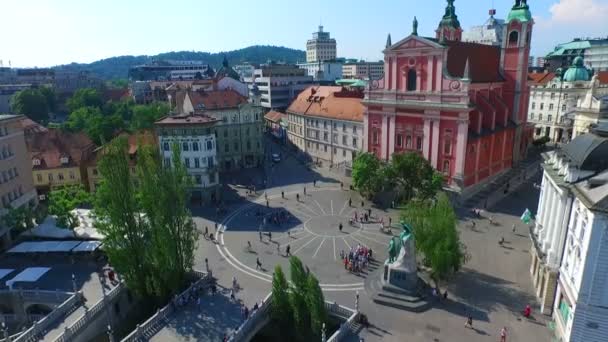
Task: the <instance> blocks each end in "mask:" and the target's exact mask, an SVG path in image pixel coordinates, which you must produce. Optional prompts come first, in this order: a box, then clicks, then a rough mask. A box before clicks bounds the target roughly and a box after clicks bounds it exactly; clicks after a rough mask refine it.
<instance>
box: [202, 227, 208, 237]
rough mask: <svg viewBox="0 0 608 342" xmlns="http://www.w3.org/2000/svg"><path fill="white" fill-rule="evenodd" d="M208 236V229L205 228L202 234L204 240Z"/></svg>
mask: <svg viewBox="0 0 608 342" xmlns="http://www.w3.org/2000/svg"><path fill="white" fill-rule="evenodd" d="M208 235H209V227H207V226H205V233H203V236H204V237H205V238H206V237H207V236H208Z"/></svg>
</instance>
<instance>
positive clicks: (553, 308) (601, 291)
mask: <svg viewBox="0 0 608 342" xmlns="http://www.w3.org/2000/svg"><path fill="white" fill-rule="evenodd" d="M545 157H546V161H545V163H544V164H543V168H544V173H543V180H542V185H541V196H540V199H539V210H538V214H537V221H536V225H535V227H534V229H533V230H532V232H531V233H532V234H531V237H532V241H533V248H532V265H531V273H532V276H533V282H534V284H535V287H536V290H537V296H538V297H539V298H540V299H541V311H542V312H543V313H545V314H551V313H552V315H553V318H554V319H555V321H556V323H557V324H556V334H557V337H558V338H559V339H560V341H564V342H588V341H605V337H606V336H608V286H606V285H607V284H608V226H607V224H608V216H607V215H608V129H606V127H605V126H604V127H598V128H596V129H595V130H594V131H593V132H592V133H587V134H583V135H580V136H578V137H576V138H575V139H573V140H572V141H571V142H570V143H569V144H567V145H565V146H564V148H563V149H562V150H558V151H556V152H549V153H548V154H547V155H546V156H545Z"/></svg>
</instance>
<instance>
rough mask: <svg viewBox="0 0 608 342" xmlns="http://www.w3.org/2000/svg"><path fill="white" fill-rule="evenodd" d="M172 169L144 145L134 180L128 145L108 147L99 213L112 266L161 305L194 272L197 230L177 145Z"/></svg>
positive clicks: (117, 141) (118, 141)
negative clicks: (192, 270)
mask: <svg viewBox="0 0 608 342" xmlns="http://www.w3.org/2000/svg"><path fill="white" fill-rule="evenodd" d="M173 152H174V158H173V165H174V167H172V168H164V167H163V166H162V165H161V162H160V156H159V155H158V152H157V150H156V149H155V148H153V147H151V146H141V145H140V148H139V150H138V160H137V167H136V170H137V172H136V174H137V182H136V181H135V180H134V179H133V177H131V174H130V171H129V170H130V167H129V160H128V154H127V142H126V139H124V138H117V139H115V140H114V141H112V142H111V143H110V144H108V147H107V148H106V149H105V151H104V154H103V156H102V158H101V161H100V166H99V169H100V171H101V174H102V176H103V179H102V182H101V185H100V187H99V188H98V190H97V201H96V205H95V212H96V214H97V215H98V218H99V220H98V221H97V225H98V228H99V230H100V231H101V232H102V233H103V234H104V235H105V240H104V246H105V249H106V251H107V253H108V256H109V258H110V263H111V264H112V265H113V266H114V267H116V269H117V270H118V272H120V273H121V274H123V275H124V277H125V279H126V281H127V285H128V286H129V288H131V289H133V290H134V291H135V292H136V293H137V294H138V295H140V296H142V297H146V298H152V299H156V300H158V301H162V300H163V299H166V298H167V297H168V296H170V295H171V294H174V293H176V292H177V291H178V290H179V289H180V288H181V286H182V285H183V284H184V281H185V279H186V275H187V273H188V272H189V271H190V270H191V269H192V264H193V261H194V250H195V248H196V241H197V240H198V231H197V229H196V226H195V224H194V222H193V220H192V216H191V214H190V212H189V211H188V209H187V206H186V204H187V201H188V188H189V187H190V185H191V179H190V177H189V176H188V175H187V173H186V170H185V167H184V166H183V164H182V162H181V158H180V153H179V149H178V147H177V146H173Z"/></svg>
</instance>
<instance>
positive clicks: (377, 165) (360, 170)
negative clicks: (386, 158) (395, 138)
mask: <svg viewBox="0 0 608 342" xmlns="http://www.w3.org/2000/svg"><path fill="white" fill-rule="evenodd" d="M382 169H383V166H382V163H381V162H380V160H379V159H378V157H376V155H375V154H373V153H361V154H359V155H358V156H357V158H355V161H354V162H353V173H352V176H353V185H354V186H355V188H356V189H357V190H359V191H360V192H361V193H362V194H363V195H364V196H368V197H370V196H373V195H374V194H375V193H376V192H378V191H380V190H381V189H382V183H383V179H382Z"/></svg>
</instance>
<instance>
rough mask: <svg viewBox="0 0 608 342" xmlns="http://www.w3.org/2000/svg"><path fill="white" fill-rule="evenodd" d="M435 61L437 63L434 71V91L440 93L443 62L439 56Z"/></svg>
mask: <svg viewBox="0 0 608 342" xmlns="http://www.w3.org/2000/svg"><path fill="white" fill-rule="evenodd" d="M435 60H436V62H437V63H436V64H435V70H436V75H435V77H436V81H435V82H436V84H435V91H441V77H442V73H443V61H442V59H441V56H437V57H436V59H435Z"/></svg>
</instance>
